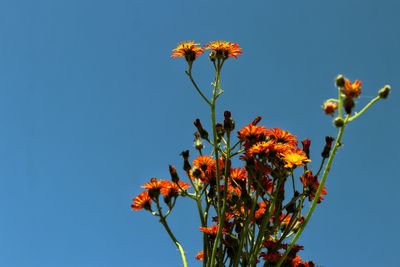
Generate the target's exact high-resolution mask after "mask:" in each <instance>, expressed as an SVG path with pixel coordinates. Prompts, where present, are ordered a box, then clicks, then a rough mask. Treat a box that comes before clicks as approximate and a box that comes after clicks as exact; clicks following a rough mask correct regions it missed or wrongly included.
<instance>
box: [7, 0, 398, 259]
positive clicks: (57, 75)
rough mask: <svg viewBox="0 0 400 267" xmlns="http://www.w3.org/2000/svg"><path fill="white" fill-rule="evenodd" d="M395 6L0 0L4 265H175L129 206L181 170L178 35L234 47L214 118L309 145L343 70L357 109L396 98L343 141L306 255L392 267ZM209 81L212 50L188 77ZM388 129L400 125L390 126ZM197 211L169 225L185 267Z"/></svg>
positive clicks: (173, 255)
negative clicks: (227, 115) (259, 125)
mask: <svg viewBox="0 0 400 267" xmlns="http://www.w3.org/2000/svg"><path fill="white" fill-rule="evenodd" d="M399 11H400V2H399V1H397V0H381V1H372V0H369V1H368V0H359V1H356V0H335V1H320V0H302V1H298V0H288V1H272V0H263V1H228V0H223V1H207V0H206V1H201V2H199V1H196V2H194V1H188V0H186V1H180V0H179V1H178V0H170V1H139V0H134V1H132V0H113V1H104V0H96V1H88V0H68V1H67V0H64V1H60V0H47V1H46V0H36V1H28V0H3V1H0V266H7V267H24V266H27V267H31V266H32V267H36V266H38V267H42V266H43V267H47V266H48V267H54V266H56V267H58V266H60V267H64V266H73V267H75V266H77V267H80V266H82V267H86V266H87V267H102V266H115V267H125V266H126V267H128V266H151V267H152V266H167V267H168V266H172V267H174V266H181V263H180V258H179V254H178V252H177V250H176V249H175V247H174V246H173V243H172V242H171V241H170V240H169V238H168V237H167V234H166V233H165V232H164V230H163V229H162V227H161V225H160V224H159V223H158V222H157V220H156V218H153V217H152V216H150V214H148V213H146V212H133V211H131V209H130V204H131V198H132V197H134V196H135V195H137V194H138V193H140V192H141V189H140V186H141V185H142V184H143V183H145V182H146V181H148V179H150V178H151V177H153V176H156V177H158V178H167V177H168V164H175V165H177V166H178V167H179V168H180V167H181V158H180V156H179V153H180V152H181V151H182V150H184V149H191V150H192V152H193V153H192V154H194V151H193V150H194V149H193V144H192V140H193V135H192V134H193V132H194V127H193V125H192V121H193V120H194V119H195V118H201V119H202V120H204V121H205V120H206V119H207V118H208V113H207V109H206V106H205V105H204V104H203V103H202V102H201V100H200V98H199V97H198V95H197V94H196V92H195V91H194V89H193V88H192V87H191V85H190V83H189V81H188V80H187V77H186V76H185V74H184V69H185V62H184V61H183V60H173V59H171V58H170V51H171V49H173V48H174V47H175V46H176V45H177V43H178V42H179V41H182V40H192V39H193V40H196V41H198V42H200V43H202V44H205V43H207V42H209V41H212V40H216V39H223V40H227V41H233V42H238V43H239V44H240V46H241V47H242V48H243V56H241V57H240V58H239V59H238V60H229V62H227V63H226V64H225V66H224V70H223V74H222V75H223V76H222V85H223V88H224V90H225V93H224V95H223V98H222V100H221V102H220V106H219V107H218V110H219V111H218V115H219V117H220V118H222V112H223V111H224V110H226V109H229V110H230V111H231V112H232V114H233V117H234V118H235V119H236V123H237V127H238V128H239V127H240V126H243V125H245V124H247V123H248V122H250V121H251V120H253V118H254V117H255V116H257V115H261V116H263V118H264V119H263V123H264V124H265V125H266V126H268V127H282V128H284V129H287V130H289V131H291V132H292V133H294V134H296V135H298V137H299V139H303V138H306V137H309V138H311V139H312V140H313V143H312V157H313V158H315V165H317V163H318V162H319V154H320V151H321V147H322V146H323V140H324V136H325V135H335V133H336V130H335V128H334V127H333V126H332V124H331V118H330V117H327V116H325V115H324V114H322V112H321V109H320V107H321V104H322V102H323V101H324V99H326V98H329V97H334V96H335V95H336V89H335V87H334V78H335V76H336V75H337V74H339V73H343V74H344V75H346V76H347V77H348V78H350V79H360V80H362V81H363V96H362V97H361V98H360V99H359V100H358V103H357V104H358V105H359V106H362V105H364V104H366V103H367V102H368V101H369V100H370V99H371V98H372V97H374V96H375V95H376V92H377V90H378V89H379V88H380V87H382V86H383V85H384V84H391V85H392V88H393V91H392V95H391V97H390V98H389V99H388V100H387V101H384V102H383V101H382V102H379V103H378V104H377V105H376V106H374V107H373V108H372V109H371V110H369V112H368V113H366V114H365V116H363V117H361V118H360V119H358V120H357V121H355V122H354V123H352V124H351V125H350V126H349V127H348V128H347V131H346V133H345V137H344V140H343V144H344V146H343V149H341V150H340V152H339V153H338V155H337V159H336V162H335V163H334V165H333V168H332V172H331V176H330V177H329V178H328V182H327V188H328V192H329V194H328V196H327V197H326V201H324V202H323V203H322V204H321V205H320V206H318V207H317V209H316V212H315V215H314V217H313V218H312V221H311V223H310V225H309V227H308V228H307V229H306V231H305V232H304V234H303V236H302V237H301V239H300V241H299V243H300V244H302V245H304V246H305V250H304V251H303V252H302V253H301V254H300V255H301V256H302V257H303V258H305V259H308V260H314V261H315V262H316V263H317V264H319V265H321V266H324V267H332V266H333V267H335V266H340V267H342V266H363V267H369V266H371V267H372V266H374V267H376V266H384V267H394V266H398V258H397V257H398V255H397V253H398V247H399V241H398V240H399V239H400V234H399V230H398V224H399V220H400V215H399V206H398V203H399V201H400V196H399V191H398V188H399V187H400V181H399V178H400V175H399V171H398V168H397V167H398V166H397V164H399V160H400V158H399V149H400V145H399V141H398V140H397V138H398V133H399V131H400V126H399V122H398V116H399V100H400V97H399V94H398V88H399V85H400V75H399V71H400V54H399V49H400V29H399V25H400V17H399V15H398V14H399ZM193 71H194V75H195V76H196V77H198V80H199V83H200V84H201V85H202V86H203V87H204V88H209V84H210V82H211V79H212V77H211V74H212V73H211V65H210V63H209V61H208V59H207V57H203V58H200V59H199V60H198V62H196V64H195V66H194V70H193ZM396 118H397V119H396ZM198 226H199V221H198V219H197V217H196V209H195V206H194V205H193V203H189V202H187V201H183V202H180V203H178V206H177V208H176V210H175V211H174V214H173V215H172V221H171V227H172V228H173V229H174V230H175V232H176V235H177V237H178V238H179V239H180V241H181V242H182V244H183V246H184V248H185V249H186V251H187V255H188V258H189V263H190V266H198V263H197V262H195V260H194V259H193V258H194V256H195V255H196V253H197V251H198V250H200V248H201V243H200V242H201V240H200V233H199V231H198Z"/></svg>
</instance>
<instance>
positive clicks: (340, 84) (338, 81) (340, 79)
mask: <svg viewBox="0 0 400 267" xmlns="http://www.w3.org/2000/svg"><path fill="white" fill-rule="evenodd" d="M344 83H345V78H344V76H343V75H342V74H340V75H338V76H337V77H336V86H337V87H343V86H344Z"/></svg>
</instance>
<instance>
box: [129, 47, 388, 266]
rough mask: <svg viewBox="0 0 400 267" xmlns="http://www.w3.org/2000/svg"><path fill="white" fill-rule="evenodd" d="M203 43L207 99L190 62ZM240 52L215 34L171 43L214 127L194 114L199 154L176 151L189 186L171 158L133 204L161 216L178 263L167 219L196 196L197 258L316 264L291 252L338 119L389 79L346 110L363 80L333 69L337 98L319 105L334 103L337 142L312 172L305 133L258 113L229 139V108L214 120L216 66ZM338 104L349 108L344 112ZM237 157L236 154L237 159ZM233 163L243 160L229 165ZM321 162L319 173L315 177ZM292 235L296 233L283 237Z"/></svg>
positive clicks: (344, 119) (218, 262)
mask: <svg viewBox="0 0 400 267" xmlns="http://www.w3.org/2000/svg"><path fill="white" fill-rule="evenodd" d="M205 50H209V51H210V55H209V57H210V60H211V61H212V63H213V67H214V70H215V80H214V82H213V83H212V86H213V96H212V98H211V99H209V98H208V97H207V93H204V92H202V90H201V88H200V87H199V86H198V85H197V83H196V81H195V80H194V78H193V76H192V73H191V70H192V64H193V62H194V61H195V60H196V59H197V58H198V57H199V55H201V54H203V53H204V51H205ZM241 54H242V48H240V47H239V45H238V44H237V43H232V42H227V41H213V42H210V43H208V44H206V45H205V46H204V47H201V46H200V44H198V43H196V42H194V41H186V42H181V43H179V45H178V46H177V47H176V48H175V49H173V50H172V57H173V58H180V57H183V58H185V60H186V61H187V63H188V70H187V71H186V74H187V75H188V76H189V79H190V81H191V82H192V84H193V85H194V87H195V89H196V90H197V92H198V93H199V94H200V96H201V97H202V98H203V100H205V102H206V103H207V104H208V106H209V107H210V112H211V118H212V119H211V127H212V131H210V133H211V132H212V134H210V135H209V131H207V130H205V129H204V127H203V125H202V124H201V122H200V119H196V120H195V121H194V126H195V127H196V132H195V134H194V136H195V141H194V143H195V145H194V147H195V148H196V150H197V151H198V152H199V155H198V156H197V157H194V159H193V160H191V159H190V156H189V150H185V151H183V152H182V153H181V155H182V158H183V168H182V169H183V171H184V173H185V175H186V179H187V180H188V182H190V184H191V190H190V191H192V192H189V190H188V189H189V184H188V183H186V182H183V181H182V180H181V178H180V176H179V175H178V172H177V170H176V168H175V167H174V166H172V165H170V166H169V172H170V176H171V179H170V181H169V180H160V179H157V178H152V179H150V181H149V182H147V183H145V184H144V185H143V188H144V189H145V190H144V191H143V192H141V193H140V194H139V195H137V196H136V197H134V198H133V203H132V204H131V208H132V209H133V210H135V211H138V210H146V211H149V212H150V213H151V214H152V215H153V216H156V217H159V221H160V223H161V224H162V225H163V226H164V228H165V229H166V231H167V233H168V234H169V235H170V237H171V240H172V241H173V242H174V244H175V245H176V247H177V248H178V249H179V250H180V254H181V257H182V261H183V264H184V266H187V262H186V258H185V253H184V251H183V248H182V246H181V245H180V243H179V241H178V239H177V238H176V237H175V235H174V234H173V231H172V230H171V228H170V227H169V225H168V223H167V217H168V216H169V215H170V213H171V211H172V210H173V208H174V207H175V203H176V201H177V199H178V197H186V198H187V199H191V200H194V202H195V203H196V205H197V210H198V213H199V217H200V224H201V226H200V227H199V230H200V231H199V232H201V234H202V235H203V247H202V251H200V252H199V253H198V254H197V256H196V257H195V258H196V259H198V260H203V266H207V267H214V266H257V264H258V263H261V264H262V265H263V266H285V267H314V266H315V265H314V263H313V262H311V261H308V262H307V261H303V260H302V259H301V258H300V256H299V255H297V254H298V252H299V251H300V250H302V249H303V247H302V246H300V245H298V244H296V242H297V240H298V237H299V235H300V234H301V233H302V231H303V230H304V227H305V226H306V225H307V222H308V220H309V218H310V216H311V214H312V212H313V210H314V208H315V206H316V205H317V204H318V203H320V202H321V201H322V200H324V197H325V195H326V194H327V190H326V188H325V186H324V184H325V181H326V177H327V175H328V173H329V170H330V167H331V164H332V160H333V157H334V156H335V153H336V151H337V149H338V148H339V147H340V142H341V138H342V134H343V130H344V126H345V125H346V124H347V123H349V122H351V121H352V120H354V119H355V118H357V117H358V116H359V115H360V114H362V113H363V112H365V110H367V109H368V108H369V106H371V105H372V104H373V103H374V102H375V101H377V100H378V99H380V98H382V99H385V98H387V97H388V95H389V92H390V90H391V89H390V86H385V87H384V88H382V89H381V90H379V92H378V96H377V97H376V98H375V99H373V100H372V101H371V102H370V103H369V104H368V105H367V106H366V107H365V108H364V109H362V110H361V111H360V112H359V113H357V114H355V115H354V116H351V113H352V109H353V107H354V106H355V101H354V100H355V99H356V98H358V97H359V96H360V94H361V81H358V80H356V81H354V82H351V81H349V80H348V79H346V78H344V77H343V76H342V75H340V76H338V77H337V79H336V85H337V87H338V99H332V98H331V99H328V100H327V101H326V102H325V103H324V105H323V110H324V111H325V113H326V114H328V115H334V113H335V112H336V111H338V117H337V118H335V120H334V124H335V125H336V126H337V127H340V131H339V134H338V137H337V139H336V141H335V142H334V140H335V139H334V138H333V137H330V136H326V137H325V146H324V147H323V149H322V152H321V164H320V167H319V169H318V171H317V172H315V173H313V171H312V170H311V166H310V164H309V163H310V162H311V159H310V146H311V141H310V140H309V139H305V140H302V141H301V147H300V146H299V142H298V140H297V137H296V136H295V135H293V134H292V133H290V132H289V131H286V130H283V129H280V128H267V127H265V126H261V125H258V124H259V122H260V121H261V117H256V118H255V119H254V120H253V121H252V122H251V123H249V124H248V125H246V126H245V127H243V128H241V129H240V130H239V131H238V132H237V138H238V140H237V142H233V141H232V139H233V138H234V136H235V132H234V129H235V121H234V120H233V118H232V114H231V112H229V111H225V112H224V113H223V114H224V119H223V121H220V122H217V120H218V118H217V116H216V108H215V106H216V102H217V99H218V97H219V96H220V95H221V94H222V93H223V90H222V89H221V85H220V83H221V82H220V81H221V79H220V76H221V70H222V66H223V64H224V62H225V60H227V59H228V58H230V57H233V58H235V59H237V58H238V56H239V55H241ZM343 111H345V112H346V114H347V116H343V114H342V113H343ZM204 143H206V144H209V145H210V147H211V151H210V155H204V154H203V149H204V148H205V147H206V146H204V145H203V144H204ZM235 157H237V158H238V159H239V160H236V161H235ZM326 159H328V161H327V163H326V164H325V160H326ZM237 163H239V164H241V165H242V166H238V167H236V166H233V165H234V164H237ZM324 164H325V168H323V167H324ZM322 170H323V172H322V175H321V177H322V178H321V180H320V181H318V176H319V175H320V172H321V171H322ZM162 199H163V203H162ZM307 200H308V201H312V204H311V207H310V209H309V212H308V213H307V215H306V216H303V207H304V206H305V205H304V202H305V201H307ZM291 236H294V237H293V239H292V240H291V242H290V244H287V241H288V240H289V238H290V239H291Z"/></svg>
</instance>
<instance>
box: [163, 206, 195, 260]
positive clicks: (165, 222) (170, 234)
mask: <svg viewBox="0 0 400 267" xmlns="http://www.w3.org/2000/svg"><path fill="white" fill-rule="evenodd" d="M156 203H157V209H158V212H159V215H160V223H161V224H162V225H163V226H164V228H165V230H166V231H167V233H168V235H169V237H170V238H171V239H172V241H173V242H174V244H175V246H176V247H177V248H178V250H179V252H180V254H181V258H182V263H183V266H184V267H188V265H187V260H186V256H185V251H184V250H183V247H182V246H181V244H180V243H179V241H178V240H177V239H176V237H175V235H174V234H173V233H172V231H171V228H169V225H168V223H167V220H166V219H165V217H164V215H163V214H162V212H161V207H160V204H159V203H158V201H157V202H156Z"/></svg>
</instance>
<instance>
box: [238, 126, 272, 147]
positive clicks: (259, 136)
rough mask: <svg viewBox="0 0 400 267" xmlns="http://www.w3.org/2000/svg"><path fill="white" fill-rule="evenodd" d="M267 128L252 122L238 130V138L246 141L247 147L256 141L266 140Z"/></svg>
mask: <svg viewBox="0 0 400 267" xmlns="http://www.w3.org/2000/svg"><path fill="white" fill-rule="evenodd" d="M266 136H267V129H266V128H265V127H264V126H257V125H254V124H252V123H250V124H249V125H247V126H246V127H243V128H242V129H241V130H240V131H239V132H238V138H239V139H240V141H242V142H244V145H245V147H249V146H251V145H253V144H255V143H258V142H261V141H265V137H266Z"/></svg>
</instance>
